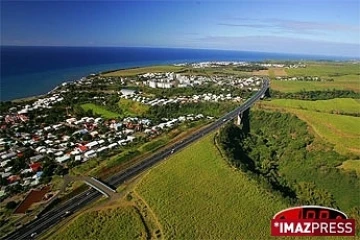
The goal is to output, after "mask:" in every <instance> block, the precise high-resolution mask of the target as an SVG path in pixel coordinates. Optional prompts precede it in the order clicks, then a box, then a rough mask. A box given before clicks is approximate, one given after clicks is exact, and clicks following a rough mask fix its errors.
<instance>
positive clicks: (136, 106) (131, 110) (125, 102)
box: [119, 98, 149, 116]
mask: <svg viewBox="0 0 360 240" xmlns="http://www.w3.org/2000/svg"><path fill="white" fill-rule="evenodd" d="M119 107H120V108H121V110H122V111H123V115H124V116H141V115H143V114H145V113H147V111H148V110H149V106H148V105H145V104H143V103H140V102H136V101H132V100H130V99H124V98H122V99H120V101H119Z"/></svg>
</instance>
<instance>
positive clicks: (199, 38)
mask: <svg viewBox="0 0 360 240" xmlns="http://www.w3.org/2000/svg"><path fill="white" fill-rule="evenodd" d="M0 4H1V6H0V9H1V18H0V20H1V21H0V26H1V29H0V30H1V45H18V46H123V47H137V46H138V47H174V48H202V49H225V50H241V51H259V52H280V53H300V54H315V55H334V56H350V57H360V16H359V15H360V1H359V0H301V1H300V0H298V1H290V0H289V1H286V0H277V1H271V0H253V1H250V0H238V1H235V0H232V1H226V0H225V1H220V0H212V1H210V0H197V1H191V0H183V1H175V0H168V1H150V0H138V1H136V0H134V1H120V0H118V1H95V0H93V1H31V0H27V1H16V0H15V1H14V0H11V1H4V0H0Z"/></svg>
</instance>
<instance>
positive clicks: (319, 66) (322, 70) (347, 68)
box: [285, 62, 360, 79]
mask: <svg viewBox="0 0 360 240" xmlns="http://www.w3.org/2000/svg"><path fill="white" fill-rule="evenodd" d="M306 65H307V66H306V68H289V69H286V70H285V71H286V72H287V74H288V75H289V76H323V77H326V78H334V79H335V78H337V77H339V76H345V75H358V79H359V71H360V70H359V69H360V64H358V63H357V64H353V63H330V62H328V63H309V64H306Z"/></svg>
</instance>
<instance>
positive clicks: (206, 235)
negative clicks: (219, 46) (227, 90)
mask: <svg viewBox="0 0 360 240" xmlns="http://www.w3.org/2000/svg"><path fill="white" fill-rule="evenodd" d="M136 192H138V193H139V194H140V195H141V196H142V197H143V198H144V200H145V201H146V202H147V203H148V205H149V207H150V208H151V209H152V210H153V211H154V213H155V215H156V216H157V218H158V220H159V222H160V224H161V225H162V227H163V230H164V237H165V239H239V238H240V239H264V238H267V237H268V236H269V219H271V217H272V216H273V215H274V214H275V213H276V212H277V211H279V210H280V209H283V208H285V205H284V204H283V203H281V200H280V199H279V198H277V197H275V196H274V195H272V194H271V193H268V192H265V191H263V190H261V189H260V188H259V187H258V185H257V184H256V182H254V181H252V180H249V179H248V178H247V177H246V176H245V175H244V174H242V173H241V172H239V171H237V170H235V169H233V168H231V167H229V165H228V164H227V162H226V161H225V160H224V159H223V158H222V157H221V156H220V154H219V152H218V150H217V149H216V147H215V146H214V144H213V135H211V136H208V137H206V138H205V139H203V140H201V141H199V142H196V143H195V144H193V145H191V146H190V147H188V148H186V149H185V150H183V151H181V152H179V153H177V154H175V155H173V156H172V157H171V158H170V159H168V160H167V161H166V162H164V163H163V164H161V165H160V166H158V167H156V168H154V169H152V170H151V171H150V172H149V173H148V174H147V175H146V176H145V177H144V178H143V179H142V181H141V182H140V184H139V185H138V186H137V188H136ZM259 215H260V216H261V217H260V218H259ZM255 222H256V224H254V223H255Z"/></svg>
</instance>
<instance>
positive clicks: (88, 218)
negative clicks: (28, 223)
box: [50, 206, 147, 240]
mask: <svg viewBox="0 0 360 240" xmlns="http://www.w3.org/2000/svg"><path fill="white" fill-rule="evenodd" d="M146 236H147V233H146V230H145V227H144V224H143V223H142V222H141V218H140V215H139V213H138V212H137V210H136V209H135V208H134V207H130V206H128V207H121V208H107V209H103V210H95V211H90V212H86V213H84V214H82V215H80V216H78V217H76V218H75V219H74V220H73V221H71V222H70V223H69V224H68V225H66V226H64V227H63V228H61V229H60V230H59V231H58V232H57V233H56V234H55V235H53V236H52V237H50V239H51V240H63V239H67V240H77V239H89V240H90V239H91V240H92V239H114V240H115V239H147V238H146Z"/></svg>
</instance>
